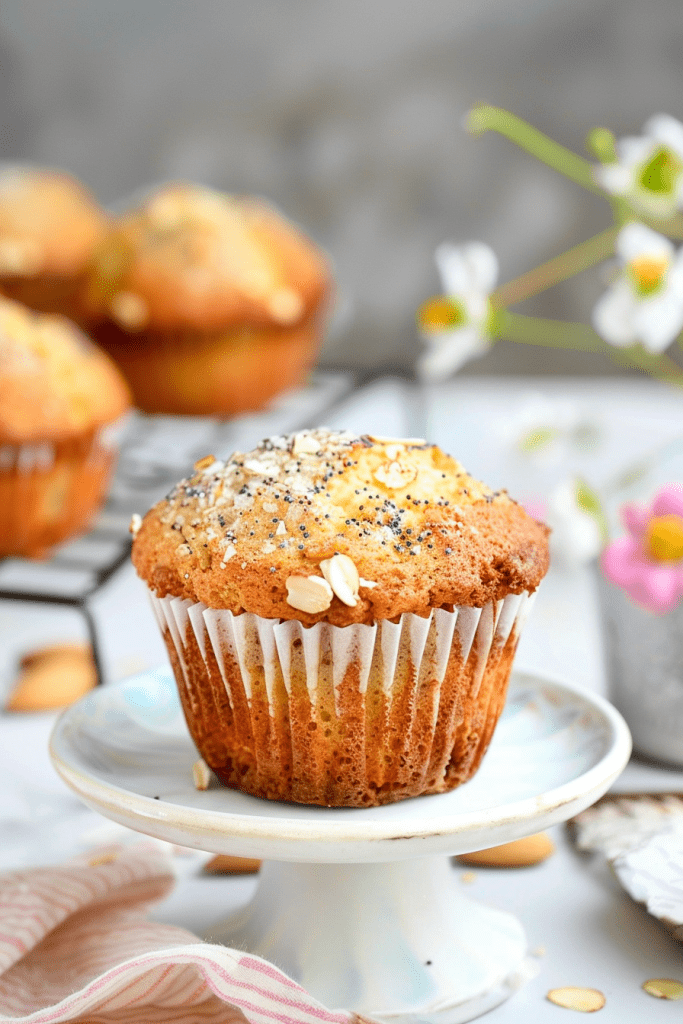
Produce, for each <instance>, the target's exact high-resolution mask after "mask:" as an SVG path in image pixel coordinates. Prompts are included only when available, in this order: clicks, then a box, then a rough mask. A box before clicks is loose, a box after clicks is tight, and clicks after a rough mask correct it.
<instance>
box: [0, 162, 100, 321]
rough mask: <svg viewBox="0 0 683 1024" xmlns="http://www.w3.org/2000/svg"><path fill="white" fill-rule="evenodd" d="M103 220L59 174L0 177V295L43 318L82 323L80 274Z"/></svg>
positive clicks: (15, 172) (21, 172)
mask: <svg viewBox="0 0 683 1024" xmlns="http://www.w3.org/2000/svg"><path fill="white" fill-rule="evenodd" d="M107 230H108V218H107V216H106V214H105V212H104V210H102V209H101V208H100V207H99V206H98V205H97V203H96V202H95V200H94V199H93V197H92V196H91V195H90V194H89V193H88V192H87V191H86V189H85V188H84V187H83V186H82V185H81V184H79V182H77V181H76V180H75V179H74V178H72V177H71V176H70V175H68V174H65V173H63V172H62V171H53V170H41V169H39V168H24V167H19V168H11V167H10V168H6V169H4V170H3V171H2V172H0V292H1V293H3V294H4V295H6V296H8V297H9V298H13V299H16V300H18V301H19V302H23V303H24V304H25V305H27V306H30V307H31V309H36V310H40V311H42V312H45V313H63V314H64V315H65V316H68V317H70V318H71V319H72V320H76V321H78V322H83V320H84V315H85V311H84V307H83V303H82V292H83V284H84V280H85V276H84V275H85V269H86V267H87V265H88V264H89V263H90V261H91V259H92V256H93V253H94V251H95V250H96V249H97V248H98V247H99V246H100V245H101V244H102V243H103V241H104V239H105V237H106V235H107Z"/></svg>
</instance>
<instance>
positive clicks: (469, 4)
mask: <svg viewBox="0 0 683 1024" xmlns="http://www.w3.org/2000/svg"><path fill="white" fill-rule="evenodd" d="M0 75H1V78H0V159H9V160H12V159H24V160H32V161H37V162H40V163H44V164H49V165H55V166H62V167H66V168H68V169H69V170H71V171H72V172H74V173H75V174H76V175H78V176H79V177H80V178H82V179H83V180H84V181H85V182H86V183H87V184H88V185H89V186H90V187H91V188H92V189H93V190H94V191H95V193H96V194H97V195H98V197H99V198H100V199H101V200H102V201H103V202H105V203H114V202H116V201H119V200H121V198H122V197H125V196H126V195H129V194H130V193H131V192H133V191H134V190H136V189H138V188H140V187H141V186H142V185H145V184H148V183H151V182H154V181H159V180H163V179H168V178H173V177H178V176H180V177H189V178H193V179H197V180H201V181H204V182H207V183H209V184H211V185H214V186H218V187H220V188H224V189H226V190H228V191H238V192H253V193H256V194H260V195H264V196H267V197H269V198H270V199H271V200H273V201H274V202H275V203H276V204H277V205H279V206H280V207H281V208H282V209H283V210H284V211H285V212H286V213H287V214H288V215H289V216H290V217H291V218H293V219H294V220H295V221H297V222H298V223H299V224H301V225H302V226H303V227H304V229H305V230H306V231H307V232H308V233H309V234H310V235H312V236H313V237H314V238H315V239H317V240H318V241H319V242H320V243H321V244H322V245H323V246H324V247H325V248H326V249H327V251H328V252H329V253H330V254H331V255H332V257H333V259H334V262H335V265H336V269H337V274H338V279H339V285H340V296H341V302H340V313H339V320H338V323H337V326H336V329H335V330H334V332H333V334H332V336H331V337H330V338H329V339H328V342H327V344H326V347H325V350H324V353H323V360H322V361H323V362H324V363H326V364H327V365H336V366H339V365H347V366H348V365H353V366H356V365H363V366H366V367H375V368H376V367H379V366H394V367H397V368H403V369H407V368H409V367H410V365H411V364H412V361H413V359H414V354H415V351H416V339H415V330H414V326H413V324H414V319H413V318H414V311H415V309H416V307H417V305H418V304H419V303H420V301H422V300H423V299H424V298H426V297H427V296H428V295H429V294H431V293H433V292H434V291H435V290H437V287H438V283H437V277H436V272H435V270H434V266H433V261H432V253H433V250H434V247H435V245H436V244H438V243H439V242H440V241H442V240H443V239H445V238H450V239H453V240H465V239H468V238H480V239H482V240H484V241H487V242H489V243H490V244H491V245H493V247H494V248H495V249H496V251H497V252H498V254H499V257H500V260H501V264H502V275H503V279H509V278H510V277H512V276H514V275H516V274H518V273H521V272H523V271H524V270H526V269H528V268H529V267H531V266H532V265H533V264H534V263H536V262H538V261H540V260H543V259H546V258H549V257H550V256H552V255H553V254H555V253H556V252H558V251H560V250H561V249H562V248H564V247H566V246H568V245H570V244H572V243H575V242H577V241H580V240H581V239H582V238H584V237H587V236H588V235H589V234H591V233H592V232H594V231H596V230H599V229H600V228H601V227H604V226H606V225H607V224H608V222H609V214H608V210H607V207H606V205H605V204H604V203H603V202H601V201H600V200H599V199H597V198H595V197H592V196H589V195H588V194H586V193H584V192H582V191H581V190H580V189H578V188H576V187H575V186H573V185H571V184H570V183H568V182H565V181H563V180H561V179H560V178H559V177H558V176H556V175H554V174H553V173H552V172H551V171H548V170H546V169H544V168H543V167H541V166H539V165H538V164H536V163H534V162H533V161H532V160H530V159H528V158H527V157H525V156H524V155H522V154H521V153H520V152H518V151H517V150H515V149H514V147H513V146H512V145H511V144H509V143H507V142H506V141H505V140H502V139H499V138H496V137H493V136H491V135H488V136H484V137H483V138H480V139H473V138H471V137H470V136H468V135H467V134H466V133H465V132H464V131H463V130H462V128H461V122H462V118H463V115H464V113H465V112H466V110H467V109H468V108H469V107H470V106H471V105H472V104H473V103H474V102H476V101H479V100H486V101H488V102H491V103H495V104H500V105H505V106H508V107H509V108H510V109H512V110H513V111H514V112H516V113H518V114H520V115H521V116H523V117H526V118H528V119H530V120H531V121H533V122H534V123H535V124H537V125H538V126H539V127H540V128H542V129H544V130H546V131H548V132H549V133H550V134H553V135H555V136H556V137H557V138H559V139H560V140H561V141H562V142H564V143H565V144H566V145H569V146H571V147H574V148H576V149H578V150H582V146H583V139H584V137H585V135H586V132H587V131H588V130H589V129H590V127H591V126H593V125H594V124H606V125H609V126H610V127H612V128H613V129H614V130H615V131H616V132H617V133H618V134H625V133H633V132H637V131H638V130H639V128H640V126H641V125H642V123H643V122H644V120H645V119H646V118H647V117H648V116H649V115H650V114H651V113H653V112H657V111H660V110H661V111H667V112H669V113H671V114H673V115H674V116H678V117H681V118H682V119H683V4H682V3H681V0H651V2H649V3H648V2H646V0H621V2H617V0H234V2H230V0H228V2H223V3H219V2H213V0H196V2H194V3H191V2H185V0H117V2H112V0H3V2H2V6H1V7H0ZM600 289H601V283H600V281H599V279H598V277H597V275H593V274H587V275H584V276H583V277H582V278H579V279H577V280H575V281H573V282H572V283H571V284H568V285H566V286H563V287H560V288H557V289H555V290H554V291H553V292H552V293H547V294H546V295H545V296H543V297H541V298H540V299H538V300H536V301H535V302H534V303H532V304H530V305H529V306H528V307H527V308H528V309H529V310H532V311H533V310H537V311H539V312H541V313H543V314H544V315H550V316H562V317H567V318H578V319H581V318H584V319H585V318H586V317H587V315H588V311H589V310H590V307H591V305H592V303H593V302H594V300H595V298H596V297H597V295H598V294H599V292H600ZM612 369H613V367H612V364H611V363H610V362H609V360H607V359H602V358H599V357H595V358H587V357H585V356H579V355H577V354H575V353H568V354H563V353H560V354H552V355H551V354H550V353H548V352H546V351H544V350H536V349H529V350H526V349H523V348H521V347H518V346H510V345H506V344H500V345H498V346H496V348H495V349H494V350H493V351H492V352H491V353H490V354H489V355H488V356H487V357H486V358H485V359H483V360H480V361H478V362H477V363H476V364H472V365H471V367H470V370H469V372H529V371H531V372H544V371H548V370H552V371H558V370H560V371H568V372H605V371H611V370H612Z"/></svg>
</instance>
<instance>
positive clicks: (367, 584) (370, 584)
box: [358, 576, 379, 590]
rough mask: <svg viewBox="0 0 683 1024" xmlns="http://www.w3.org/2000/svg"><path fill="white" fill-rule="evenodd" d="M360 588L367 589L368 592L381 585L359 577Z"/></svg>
mask: <svg viewBox="0 0 683 1024" xmlns="http://www.w3.org/2000/svg"><path fill="white" fill-rule="evenodd" d="M358 586H359V587H365V588H366V590H372V588H373V587H377V586H379V584H378V583H377V582H376V581H375V580H364V579H363V577H362V576H359V577H358Z"/></svg>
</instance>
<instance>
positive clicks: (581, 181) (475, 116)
mask: <svg viewBox="0 0 683 1024" xmlns="http://www.w3.org/2000/svg"><path fill="white" fill-rule="evenodd" d="M466 126H467V129H468V131H470V132H471V133H472V134H473V135H482V134H483V133H484V132H491V131H493V132H498V134H499V135H504V136H505V137H506V138H507V139H510V141H511V142H514V143H515V144H516V145H517V146H519V147H520V149H524V150H526V152H527V153H530V154H531V155H532V156H535V157H536V158H537V159H538V160H540V161H542V163H544V164H547V165H548V167H552V168H553V170H555V171H559V173H560V174H564V176H565V177H566V178H569V179H570V180H571V181H574V182H576V184H577V185H581V186H582V187H583V188H587V189H589V190H590V191H591V192H599V193H602V189H601V188H600V187H599V186H598V185H597V184H596V182H595V180H594V178H593V166H592V164H590V163H589V162H588V160H584V159H583V157H581V156H577V155H576V153H572V151H571V150H570V149H565V147H564V146H561V145H560V144H559V142H555V141H554V139H551V138H549V137H548V136H547V135H544V134H543V132H539V131H538V129H537V128H533V127H532V126H531V125H530V124H528V123H527V122H526V121H523V120H522V118H521V117H516V116H515V115H514V114H511V113H510V112H509V111H508V110H503V109H502V108H501V107H491V106H489V105H488V104H487V103H482V104H480V105H479V106H477V107H473V108H472V110H470V112H469V113H468V115H467V121H466Z"/></svg>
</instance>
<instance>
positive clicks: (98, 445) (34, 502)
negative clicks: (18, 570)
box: [0, 417, 126, 557]
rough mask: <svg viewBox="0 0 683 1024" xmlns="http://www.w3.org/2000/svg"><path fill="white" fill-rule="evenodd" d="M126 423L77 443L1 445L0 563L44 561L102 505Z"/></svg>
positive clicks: (74, 440) (109, 426)
mask: <svg viewBox="0 0 683 1024" xmlns="http://www.w3.org/2000/svg"><path fill="white" fill-rule="evenodd" d="M125 422H126V417H123V418H122V419H121V420H117V421H116V422H115V423H109V424H106V425H104V426H102V427H100V428H99V429H97V430H91V431H90V432H88V433H87V434H85V435H83V436H82V437H79V438H70V439H68V440H64V441H55V442H49V441H41V442H35V443H30V444H29V443H27V444H16V445H14V444H0V557H2V556H5V555H26V556H29V557H36V556H42V555H44V554H45V553H46V552H47V551H48V550H49V549H50V548H51V547H52V546H53V545H55V544H58V543H59V542H60V541H62V540H66V539H67V538H69V537H72V536H74V535H75V534H77V533H80V532H82V531H83V530H85V529H86V528H87V527H88V525H89V524H90V522H91V520H92V519H93V517H94V515H95V513H96V512H97V510H98V509H99V506H100V505H101V503H102V501H103V500H104V497H105V494H106V489H107V485H108V483H109V479H110V477H111V473H112V470H113V468H114V464H115V461H116V455H117V450H118V442H119V438H120V434H121V431H122V429H123V427H124V425H125Z"/></svg>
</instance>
